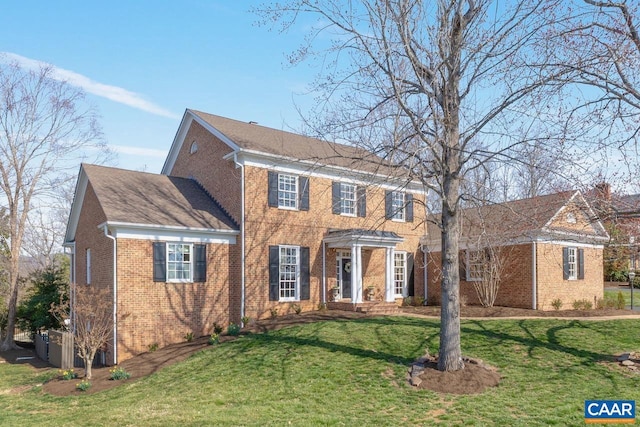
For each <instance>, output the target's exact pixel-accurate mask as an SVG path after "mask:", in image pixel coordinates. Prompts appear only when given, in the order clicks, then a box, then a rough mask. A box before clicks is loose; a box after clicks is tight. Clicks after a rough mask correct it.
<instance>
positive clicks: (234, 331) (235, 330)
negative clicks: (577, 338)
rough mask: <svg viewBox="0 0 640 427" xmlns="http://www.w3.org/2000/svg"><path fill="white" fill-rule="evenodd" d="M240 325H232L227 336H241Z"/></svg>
mask: <svg viewBox="0 0 640 427" xmlns="http://www.w3.org/2000/svg"><path fill="white" fill-rule="evenodd" d="M240 329H241V328H240V325H236V324H235V323H231V324H230V325H229V327H228V328H227V335H231V336H234V337H235V336H238V335H240Z"/></svg>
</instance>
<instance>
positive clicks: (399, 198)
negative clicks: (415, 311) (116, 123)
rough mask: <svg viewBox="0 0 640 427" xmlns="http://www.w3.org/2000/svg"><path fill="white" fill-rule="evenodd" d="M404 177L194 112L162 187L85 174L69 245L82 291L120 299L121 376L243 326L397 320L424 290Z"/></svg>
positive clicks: (360, 159) (159, 182) (116, 351)
mask: <svg viewBox="0 0 640 427" xmlns="http://www.w3.org/2000/svg"><path fill="white" fill-rule="evenodd" d="M404 174H405V172H404V170H403V168H400V167H397V166H395V165H393V164H391V163H389V162H388V161H386V160H384V159H382V158H380V157H377V156H374V155H372V154H371V153H369V152H367V151H363V150H361V149H357V148H354V147H350V146H346V145H341V144H335V143H329V142H324V141H320V140H317V139H313V138H308V137H304V136H300V135H296V134H293V133H289V132H284V131H279V130H274V129H269V128H266V127H263V126H258V125H257V124H255V123H245V122H240V121H236V120H231V119H227V118H223V117H219V116H214V115H210V114H205V113H202V112H198V111H193V110H187V111H186V112H185V114H184V117H183V119H182V122H181V124H180V127H179V129H178V131H177V134H176V137H175V139H174V141H173V144H172V146H171V149H170V151H169V154H168V157H167V159H166V161H165V164H164V167H163V169H162V172H161V174H159V175H156V174H149V173H143V172H134V171H126V170H122V169H115V168H107V167H101V166H93V165H82V167H81V169H80V173H79V177H78V183H77V186H76V193H75V199H74V203H73V206H72V209H71V214H70V218H69V224H68V227H67V233H66V238H65V244H66V246H68V247H70V248H71V253H72V261H73V264H72V271H73V273H72V275H73V281H74V283H75V284H76V286H104V287H108V288H109V289H110V291H111V294H112V295H113V300H112V301H110V303H111V304H113V310H114V319H115V322H114V336H113V340H112V342H111V343H110V345H109V349H108V354H109V355H108V360H109V363H114V364H116V363H118V362H121V361H123V360H125V359H127V358H129V357H131V356H133V355H135V354H138V353H141V352H144V351H147V350H148V348H149V346H151V345H153V344H158V345H160V346H164V345H167V344H170V343H174V342H179V341H183V340H184V336H185V335H186V334H187V333H189V332H193V333H194V335H195V336H199V335H205V334H208V333H211V331H212V328H213V325H214V323H217V324H219V325H221V326H223V327H225V326H226V325H228V324H229V323H231V322H233V323H240V322H241V319H242V318H243V317H244V316H247V317H249V318H252V319H257V318H264V317H268V316H270V315H271V313H276V312H277V313H278V314H280V315H281V314H286V313H288V312H291V311H294V310H297V309H301V310H303V311H309V310H315V309H317V308H318V307H320V306H322V305H324V304H327V303H330V304H334V305H335V306H336V307H340V308H350V309H362V308H366V307H367V304H377V306H380V305H385V304H387V305H389V306H393V307H395V305H396V304H398V303H399V302H400V301H401V300H402V298H404V297H406V296H407V295H410V294H411V293H412V292H413V289H414V282H415V287H422V283H421V281H420V280H421V278H422V277H423V276H424V275H423V274H422V273H418V271H422V270H424V269H423V268H420V267H419V265H417V264H418V263H415V264H414V259H415V254H416V253H419V252H418V251H419V241H420V236H422V235H423V234H424V232H425V229H424V228H423V224H424V223H423V221H415V222H414V216H418V218H424V216H425V213H424V209H425V208H424V206H425V203H424V202H425V193H424V191H423V188H422V187H421V186H420V185H418V184H416V183H413V182H408V181H407V179H406V176H404ZM414 270H415V271H416V272H415V273H414ZM334 288H335V289H336V290H335V291H333V289H334ZM334 292H335V293H336V296H335V300H336V301H333V299H334V297H333V293H334ZM370 295H371V297H370ZM370 298H371V299H373V301H374V302H369V301H368V300H369V299H370Z"/></svg>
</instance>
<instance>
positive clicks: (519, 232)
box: [428, 191, 606, 240]
mask: <svg viewBox="0 0 640 427" xmlns="http://www.w3.org/2000/svg"><path fill="white" fill-rule="evenodd" d="M579 194H580V193H577V192H576V191H564V192H560V193H554V194H549V195H545V196H538V197H533V198H528V199H521V200H514V201H511V202H505V203H497V204H492V205H486V206H481V207H478V208H467V209H464V210H462V211H461V213H460V215H461V218H462V223H461V236H462V237H463V238H467V239H475V238H477V237H478V236H481V235H483V234H485V235H492V236H496V237H498V238H499V239H501V240H510V239H518V238H531V237H534V236H536V235H538V234H540V233H541V232H560V233H573V234H576V233H577V234H582V235H585V236H586V235H589V236H593V237H602V238H604V237H606V232H605V230H604V229H603V228H602V227H600V226H598V225H597V224H598V219H597V218H595V217H593V216H591V215H590V210H589V208H588V205H587V204H586V201H585V200H584V198H582V197H577V196H578V195H579ZM572 198H573V199H574V201H575V202H576V203H577V204H578V206H579V207H580V208H582V212H584V213H585V214H586V215H589V218H588V223H587V225H586V226H585V227H584V228H583V229H576V228H570V227H563V226H561V225H560V224H558V223H554V224H551V221H552V219H553V218H554V216H555V215H556V214H557V213H558V212H560V211H561V209H562V208H563V207H564V206H566V205H567V204H568V203H569V202H570V201H571V199H572ZM433 222H435V223H439V218H438V217H433V218H432V221H431V222H430V223H429V225H428V236H429V240H435V239H436V236H437V238H439V236H440V229H439V227H438V226H437V225H436V224H434V223H433ZM594 224H596V225H595V226H594Z"/></svg>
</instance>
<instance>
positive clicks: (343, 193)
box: [331, 181, 367, 218]
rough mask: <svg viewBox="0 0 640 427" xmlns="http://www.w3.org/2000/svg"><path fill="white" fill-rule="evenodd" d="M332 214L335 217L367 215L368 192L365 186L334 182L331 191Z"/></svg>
mask: <svg viewBox="0 0 640 427" xmlns="http://www.w3.org/2000/svg"><path fill="white" fill-rule="evenodd" d="M331 193H332V201H331V203H332V205H333V207H332V212H333V213H334V214H335V215H345V216H358V217H362V218H364V217H365V216H366V215H367V190H366V188H365V187H364V186H359V185H356V184H350V183H346V182H338V181H334V182H333V186H332V189H331Z"/></svg>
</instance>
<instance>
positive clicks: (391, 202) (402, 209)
mask: <svg viewBox="0 0 640 427" xmlns="http://www.w3.org/2000/svg"><path fill="white" fill-rule="evenodd" d="M385 217H386V218H387V219H391V220H393V221H401V222H405V221H406V222H413V195H412V194H410V193H405V192H403V191H387V192H386V194H385Z"/></svg>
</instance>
